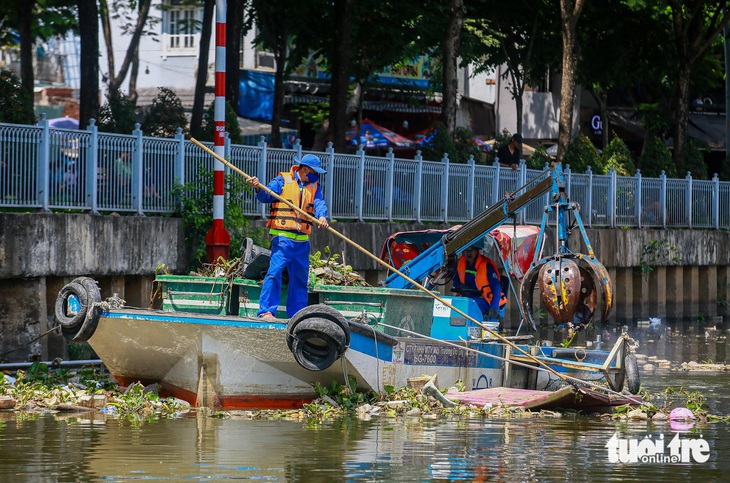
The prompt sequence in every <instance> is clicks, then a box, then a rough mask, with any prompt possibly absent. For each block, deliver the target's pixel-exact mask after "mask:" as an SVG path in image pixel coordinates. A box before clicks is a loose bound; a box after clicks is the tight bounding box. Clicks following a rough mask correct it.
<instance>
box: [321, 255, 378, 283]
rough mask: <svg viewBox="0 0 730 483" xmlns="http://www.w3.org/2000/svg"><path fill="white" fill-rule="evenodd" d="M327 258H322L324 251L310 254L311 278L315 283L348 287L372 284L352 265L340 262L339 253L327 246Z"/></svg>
mask: <svg viewBox="0 0 730 483" xmlns="http://www.w3.org/2000/svg"><path fill="white" fill-rule="evenodd" d="M324 251H325V253H326V254H327V255H328V257H327V258H325V259H323V258H322V252H319V251H317V252H315V253H313V254H312V255H310V256H309V280H310V283H313V284H314V285H342V286H346V287H353V286H354V287H369V286H370V285H369V284H368V283H367V282H366V281H365V279H364V278H363V277H362V276H361V275H360V274H359V273H357V272H355V271H353V270H352V267H351V266H350V265H347V264H346V263H344V262H342V263H340V262H338V261H337V260H338V259H339V257H340V256H339V255H338V254H337V253H331V252H330V250H329V247H325V249H324Z"/></svg>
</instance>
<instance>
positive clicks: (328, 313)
mask: <svg viewBox="0 0 730 483" xmlns="http://www.w3.org/2000/svg"><path fill="white" fill-rule="evenodd" d="M310 318H316V319H326V320H329V321H332V322H335V323H336V324H337V325H339V326H340V327H342V330H343V331H344V332H345V335H346V341H345V346H349V345H350V324H348V322H347V319H345V317H344V316H343V315H342V314H341V313H340V312H339V311H338V310H337V309H334V308H332V307H330V306H329V305H324V304H315V305H309V306H307V307H304V308H303V309H301V310H300V311H298V312H297V313H296V314H294V316H293V317H292V318H291V319H289V322H288V323H287V327H286V343H287V345H288V346H289V349H292V342H293V335H294V329H295V328H296V326H297V325H299V323H301V322H302V321H304V320H306V319H310Z"/></svg>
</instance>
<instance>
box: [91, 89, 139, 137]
mask: <svg viewBox="0 0 730 483" xmlns="http://www.w3.org/2000/svg"><path fill="white" fill-rule="evenodd" d="M136 123H137V109H136V107H135V105H134V101H133V100H132V99H130V98H129V96H127V95H126V94H124V93H122V92H120V91H118V90H117V91H116V92H112V91H109V92H108V93H107V95H106V102H105V103H104V104H103V105H102V106H101V107H100V108H99V119H98V122H97V125H98V126H99V130H100V131H104V132H113V133H118V134H131V133H132V131H134V125H135V124H136Z"/></svg>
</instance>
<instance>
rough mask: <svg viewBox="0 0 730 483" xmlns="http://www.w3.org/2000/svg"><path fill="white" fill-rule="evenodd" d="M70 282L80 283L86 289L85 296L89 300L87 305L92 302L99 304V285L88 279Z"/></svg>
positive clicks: (76, 279) (83, 278) (81, 278)
mask: <svg viewBox="0 0 730 483" xmlns="http://www.w3.org/2000/svg"><path fill="white" fill-rule="evenodd" d="M71 282H72V283H73V282H76V283H80V284H81V285H82V286H83V287H84V288H85V289H86V296H87V298H88V299H89V304H91V303H93V302H101V290H99V284H98V283H97V282H96V280H94V279H93V278H90V277H77V278H75V279H73V280H71Z"/></svg>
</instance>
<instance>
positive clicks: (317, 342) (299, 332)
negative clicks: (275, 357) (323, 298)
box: [286, 305, 350, 371]
mask: <svg viewBox="0 0 730 483" xmlns="http://www.w3.org/2000/svg"><path fill="white" fill-rule="evenodd" d="M286 342H287V345H288V346H289V349H290V350H291V352H292V354H293V355H294V359H295V360H296V361H297V363H298V364H299V365H300V366H302V367H303V368H305V369H307V370H310V371H322V370H324V369H327V368H328V367H330V366H331V365H332V364H334V362H335V361H336V360H337V359H339V358H340V357H342V354H344V353H345V351H346V350H347V348H348V347H349V345H350V328H349V324H348V323H347V320H346V319H345V318H344V317H343V316H342V314H340V313H339V312H338V311H337V310H335V309H333V308H332V307H329V306H326V305H311V306H309V307H305V308H303V309H302V310H300V311H299V312H297V313H296V314H294V317H292V318H291V319H289V323H288V324H287V330H286Z"/></svg>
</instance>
